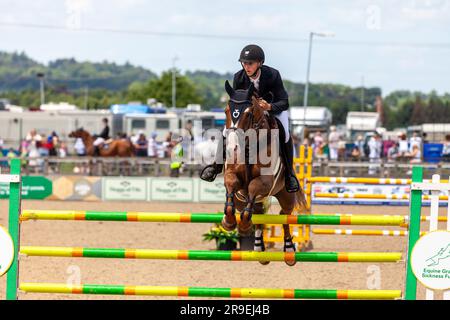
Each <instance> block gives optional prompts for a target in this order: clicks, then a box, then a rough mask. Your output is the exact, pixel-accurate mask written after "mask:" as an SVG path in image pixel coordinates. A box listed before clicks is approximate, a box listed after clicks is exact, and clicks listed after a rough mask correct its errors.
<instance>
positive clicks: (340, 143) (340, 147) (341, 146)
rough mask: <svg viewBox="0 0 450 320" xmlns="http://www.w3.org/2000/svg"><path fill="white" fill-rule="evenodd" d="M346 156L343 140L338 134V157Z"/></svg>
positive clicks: (341, 158) (343, 157) (342, 158)
mask: <svg viewBox="0 0 450 320" xmlns="http://www.w3.org/2000/svg"><path fill="white" fill-rule="evenodd" d="M345 158H346V154H345V140H344V139H343V137H342V136H341V135H339V141H338V159H340V160H344V159H345Z"/></svg>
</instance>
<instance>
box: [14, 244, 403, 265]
mask: <svg viewBox="0 0 450 320" xmlns="http://www.w3.org/2000/svg"><path fill="white" fill-rule="evenodd" d="M20 253H21V254H24V255H27V256H46V257H85V258H119V259H165V260H224V261H308V262H398V261H400V260H401V259H402V254H401V253H400V252H254V251H212V250H211V251H209V250H149V249H121V248H115V249H112V248H75V247H32V246H22V247H21V248H20Z"/></svg>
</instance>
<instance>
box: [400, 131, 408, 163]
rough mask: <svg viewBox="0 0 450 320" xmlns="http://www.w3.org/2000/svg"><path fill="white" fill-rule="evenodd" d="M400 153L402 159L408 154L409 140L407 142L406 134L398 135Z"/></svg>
mask: <svg viewBox="0 0 450 320" xmlns="http://www.w3.org/2000/svg"><path fill="white" fill-rule="evenodd" d="M398 137H399V140H398V153H399V156H400V157H404V156H405V155H406V154H407V153H408V140H406V134H404V133H399V134H398Z"/></svg>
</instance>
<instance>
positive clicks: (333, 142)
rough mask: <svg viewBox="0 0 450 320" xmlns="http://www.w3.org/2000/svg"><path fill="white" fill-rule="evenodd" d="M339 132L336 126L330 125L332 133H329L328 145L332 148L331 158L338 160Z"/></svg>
mask: <svg viewBox="0 0 450 320" xmlns="http://www.w3.org/2000/svg"><path fill="white" fill-rule="evenodd" d="M339 138H340V137H339V133H338V132H337V131H336V127H335V126H331V127H330V134H329V135H328V147H329V150H330V160H334V161H336V160H337V159H338V149H339Z"/></svg>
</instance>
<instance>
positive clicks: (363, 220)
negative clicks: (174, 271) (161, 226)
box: [21, 210, 406, 226]
mask: <svg viewBox="0 0 450 320" xmlns="http://www.w3.org/2000/svg"><path fill="white" fill-rule="evenodd" d="M222 218H223V213H213V214H211V213H166V212H156V213H155V212H106V211H73V210H58V211H51V210H24V211H23V213H22V215H21V220H22V221H26V220H89V221H134V222H184V223H220V222H221V221H222ZM236 219H237V221H238V222H239V221H240V215H239V214H237V215H236ZM252 222H253V223H254V224H316V225H378V226H400V225H402V224H404V223H405V222H406V219H405V217H404V216H401V215H396V216H389V215H354V216H336V215H271V214H254V215H253V216H252Z"/></svg>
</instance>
